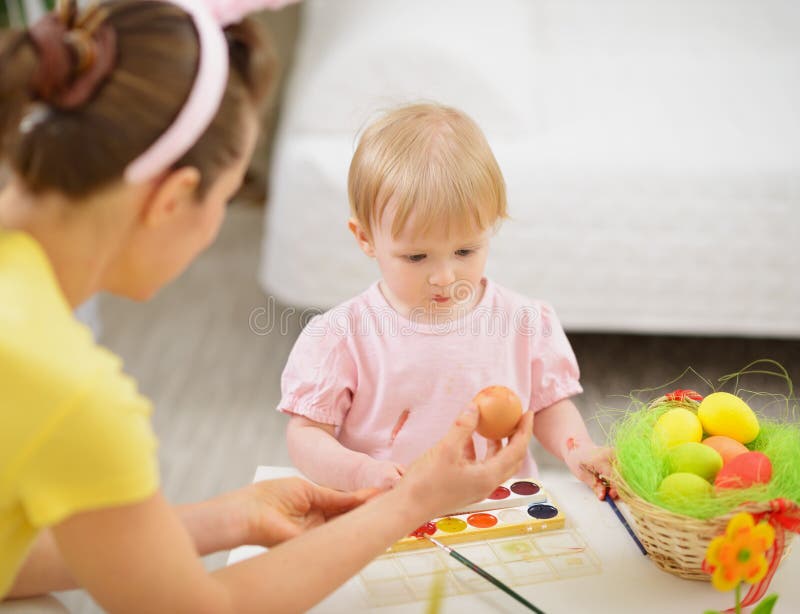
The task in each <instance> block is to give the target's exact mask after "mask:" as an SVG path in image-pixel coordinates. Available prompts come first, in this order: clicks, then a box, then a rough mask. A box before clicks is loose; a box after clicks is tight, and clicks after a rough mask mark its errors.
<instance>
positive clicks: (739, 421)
mask: <svg viewBox="0 0 800 614" xmlns="http://www.w3.org/2000/svg"><path fill="white" fill-rule="evenodd" d="M697 417H698V418H700V423H701V424H702V425H703V430H705V432H706V433H708V434H709V435H724V436H725V437H730V438H731V439H735V440H736V441H738V442H739V443H750V442H751V441H753V440H754V439H755V438H756V437H758V432H759V430H760V427H759V425H758V419H757V418H756V415H755V414H754V413H753V410H752V409H750V406H749V405H747V403H745V402H744V401H742V399H740V398H739V397H737V396H736V395H733V394H730V393H729V392H714V393H712V394H710V395H708V396H707V397H706V398H705V399H703V401H702V402H701V403H700V407H698V408H697Z"/></svg>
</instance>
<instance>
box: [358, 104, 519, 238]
mask: <svg viewBox="0 0 800 614" xmlns="http://www.w3.org/2000/svg"><path fill="white" fill-rule="evenodd" d="M347 187H348V194H349V197H350V211H351V213H352V215H353V216H354V217H355V218H356V219H357V220H358V221H359V223H360V224H361V227H362V228H363V229H364V231H365V232H367V233H368V234H369V236H372V230H373V229H374V228H375V227H376V225H377V224H378V223H380V220H381V217H382V216H383V214H384V212H385V210H386V206H387V204H388V203H389V202H390V201H391V202H392V204H393V207H394V220H393V221H392V229H391V232H392V236H393V237H397V236H398V235H399V234H400V233H401V232H402V230H403V228H404V227H405V224H406V222H407V221H408V218H409V217H410V216H411V214H412V212H413V213H414V226H415V228H414V230H415V231H417V232H420V233H425V232H426V231H428V230H430V229H431V228H433V227H438V226H441V225H442V224H444V225H446V226H447V227H448V228H449V227H450V226H451V225H456V226H457V227H459V228H465V227H473V228H478V229H479V230H485V229H487V228H489V227H492V226H494V225H495V224H497V222H498V221H499V220H501V219H504V218H506V217H507V213H506V188H505V181H504V180H503V175H502V173H501V172H500V167H499V166H498V164H497V160H495V157H494V154H492V150H491V148H490V147H489V143H488V142H487V141H486V137H485V136H484V135H483V132H481V129H480V128H479V127H478V125H477V124H476V123H475V122H474V121H473V120H472V119H470V118H469V117H468V116H467V115H466V114H464V113H463V112H461V111H459V110H458V109H454V108H452V107H447V106H443V105H439V104H433V103H426V104H412V105H407V106H403V107H399V108H396V109H394V110H391V111H389V112H387V113H386V114H384V115H383V116H381V117H380V118H379V119H377V120H376V121H375V122H373V123H372V124H371V125H369V126H368V127H367V129H366V130H365V131H364V133H363V135H362V136H361V140H360V141H359V144H358V147H357V148H356V152H355V154H354V155H353V160H352V162H351V163H350V173H349V175H348V181H347Z"/></svg>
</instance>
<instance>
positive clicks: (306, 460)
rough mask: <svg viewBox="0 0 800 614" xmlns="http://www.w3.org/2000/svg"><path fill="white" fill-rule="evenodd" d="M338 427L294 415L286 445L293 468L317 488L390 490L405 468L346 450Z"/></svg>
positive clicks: (287, 434) (287, 429) (289, 426)
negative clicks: (339, 439)
mask: <svg viewBox="0 0 800 614" xmlns="http://www.w3.org/2000/svg"><path fill="white" fill-rule="evenodd" d="M334 433H335V427H334V426H333V425H331V424H323V423H322V422H315V421H314V420H309V419H308V418H306V417H305V416H299V415H294V416H292V418H291V420H289V425H288V427H287V428H286V444H287V446H288V448H289V457H290V458H291V459H292V464H294V466H295V467H297V468H298V469H299V470H300V471H302V472H303V473H304V474H305V475H307V476H308V477H309V478H310V479H312V480H313V481H314V482H316V483H317V484H324V485H325V486H329V487H331V488H338V489H340V490H355V489H358V488H380V489H381V490H385V489H387V488H391V487H393V486H394V485H395V483H396V482H397V481H398V480H399V479H400V478H401V477H402V476H403V473H404V471H405V468H404V467H403V466H402V465H399V464H397V463H393V462H391V461H380V460H375V459H374V458H372V457H370V456H369V455H367V454H364V453H362V452H355V451H354V450H350V449H348V448H346V447H344V446H343V445H342V444H341V443H339V441H338V440H337V439H336V437H335V434H334Z"/></svg>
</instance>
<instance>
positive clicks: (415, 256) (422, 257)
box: [406, 254, 425, 262]
mask: <svg viewBox="0 0 800 614" xmlns="http://www.w3.org/2000/svg"><path fill="white" fill-rule="evenodd" d="M406 260H408V261H409V262H422V261H423V260H425V254H411V255H410V256H406Z"/></svg>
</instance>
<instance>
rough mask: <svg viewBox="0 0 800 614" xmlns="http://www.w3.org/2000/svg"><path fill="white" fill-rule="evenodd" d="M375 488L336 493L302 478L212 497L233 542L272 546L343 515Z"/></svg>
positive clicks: (275, 481)
mask: <svg viewBox="0 0 800 614" xmlns="http://www.w3.org/2000/svg"><path fill="white" fill-rule="evenodd" d="M377 492H378V491H377V490H375V489H363V490H359V491H355V492H340V491H338V490H333V489H330V488H323V487H321V486H317V485H315V484H312V483H311V482H309V481H308V480H304V479H302V478H282V479H277V480H264V481H261V482H255V483H253V484H250V485H248V486H245V487H243V488H240V489H238V490H235V491H232V492H229V493H226V494H224V495H221V496H220V497H217V498H216V499H212V500H211V501H210V502H209V503H213V502H216V503H217V505H219V506H221V507H220V508H218V509H217V511H216V512H215V514H226V515H227V519H228V521H229V522H230V523H231V525H230V531H229V532H230V534H232V535H236V536H237V537H235V538H234V541H235V542H236V545H242V544H253V545H259V546H274V545H276V544H278V543H280V542H282V541H285V540H287V539H291V538H292V537H295V536H297V535H299V534H300V533H303V532H304V531H307V530H308V529H311V528H313V527H316V526H317V525H320V524H322V523H324V522H325V521H327V520H329V519H331V518H333V517H335V516H338V515H339V514H343V513H344V512H347V511H349V510H351V509H353V508H354V507H358V506H359V505H361V504H362V503H364V501H366V500H367V499H369V498H370V497H372V496H374V495H375V494H376V493H377Z"/></svg>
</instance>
